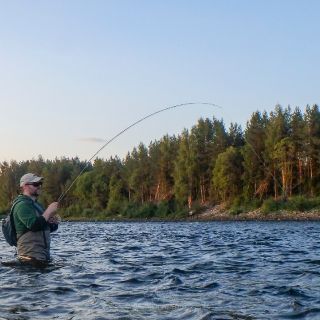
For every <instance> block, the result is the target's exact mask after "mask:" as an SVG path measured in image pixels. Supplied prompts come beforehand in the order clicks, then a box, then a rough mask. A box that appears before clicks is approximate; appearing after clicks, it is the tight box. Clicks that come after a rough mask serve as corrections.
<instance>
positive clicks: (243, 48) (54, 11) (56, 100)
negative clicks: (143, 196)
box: [0, 0, 320, 161]
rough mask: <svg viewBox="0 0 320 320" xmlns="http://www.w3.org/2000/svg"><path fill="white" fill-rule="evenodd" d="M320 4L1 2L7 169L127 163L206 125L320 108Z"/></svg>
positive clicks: (0, 103)
mask: <svg viewBox="0 0 320 320" xmlns="http://www.w3.org/2000/svg"><path fill="white" fill-rule="evenodd" d="M319 15H320V1H317V0H314V1H313V0H306V1H304V0H300V1H295V0H287V1H286V0H265V1H262V0H261V1H257V0H251V1H249V0H241V1H239V0H219V1H218V0H207V1H205V0H158V1H156V0H155V1H150V0H127V1H125V0H114V1H108V0H101V1H97V0H86V1H81V0H68V1H63V0H54V1H53V0H50V1H46V0H37V1H35V0H34V1H33V0H26V1H16V0H0V114H1V118H0V119H1V125H0V161H4V160H11V159H15V160H18V161H20V160H27V159H32V158H37V157H38V155H40V154H41V155H42V156H43V157H44V158H45V159H54V158H55V157H58V158H59V157H62V156H66V157H75V156H79V157H80V158H81V159H82V160H86V159H89V158H90V157H91V156H92V155H93V154H94V153H95V152H96V151H97V150H98V149H99V148H100V147H101V146H102V145H103V142H101V141H100V142H99V139H103V140H108V139H110V138H111V137H112V136H114V135H115V134H117V133H118V132H119V131H121V130H122V129H123V128H125V127H126V126H128V125H130V124H131V123H132V122H134V121H136V120H138V119H139V118H141V117H143V116H145V115H146V114H148V113H151V112H153V111H156V110H158V109H161V108H165V107H169V106H171V105H175V104H179V103H184V102H190V101H206V102H212V103H215V104H218V105H220V106H222V107H223V109H221V110H220V109H215V108H210V107H207V106H189V107H185V108H183V109H174V110H171V111H168V112H166V113H162V114H160V115H158V116H156V117H154V118H152V119H149V120H147V121H145V122H143V123H141V124H140V125H139V126H137V127H135V128H133V129H131V130H130V131H128V132H127V133H126V134H124V135H123V136H122V137H121V138H119V139H118V140H116V141H115V142H113V143H112V144H110V145H109V146H108V147H107V148H106V149H104V150H103V151H102V152H101V153H100V154H99V157H102V158H107V157H109V156H111V155H119V156H120V157H121V158H122V157H123V156H124V155H125V154H126V152H127V151H131V150H132V148H133V147H134V146H137V145H138V144H139V143H140V142H144V143H145V144H146V145H148V144H149V142H150V141H151V140H154V139H160V138H161V137H162V136H163V135H165V134H167V133H168V134H170V135H172V134H177V133H180V132H181V131H182V129H183V128H190V127H191V126H192V125H194V124H195V123H196V121H197V120H198V119H199V118H200V117H210V118H212V116H215V117H217V118H223V119H224V120H225V123H226V125H227V126H228V125H229V124H230V122H237V123H239V124H241V125H242V127H244V126H245V123H246V120H248V119H249V118H250V115H251V114H252V112H254V111H255V110H261V111H263V110H267V111H268V112H269V111H271V110H273V109H274V106H275V105H276V104H278V103H279V104H281V105H283V106H287V105H291V106H292V107H295V106H299V107H301V109H302V110H304V108H305V106H306V105H307V104H310V105H312V104H315V103H317V104H318V103H319V102H320V81H319V76H320V67H319V65H320V64H319V57H320V52H319V48H320V44H319V43H320V42H319V39H320V24H319Z"/></svg>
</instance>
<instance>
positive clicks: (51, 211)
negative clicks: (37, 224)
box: [42, 202, 59, 221]
mask: <svg viewBox="0 0 320 320" xmlns="http://www.w3.org/2000/svg"><path fill="white" fill-rule="evenodd" d="M58 206H59V202H52V203H51V204H49V206H48V208H47V209H46V211H45V212H44V213H43V215H42V216H43V217H44V218H45V219H46V221H48V220H49V219H50V218H51V217H53V216H54V215H55V213H56V211H57V210H58Z"/></svg>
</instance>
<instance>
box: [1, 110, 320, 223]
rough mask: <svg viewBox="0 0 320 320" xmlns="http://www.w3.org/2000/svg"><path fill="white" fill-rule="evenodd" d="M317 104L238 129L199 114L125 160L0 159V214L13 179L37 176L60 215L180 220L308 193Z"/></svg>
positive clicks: (317, 186)
mask: <svg viewBox="0 0 320 320" xmlns="http://www.w3.org/2000/svg"><path fill="white" fill-rule="evenodd" d="M319 146H320V111H319V107H318V106H317V105H313V106H306V108H305V111H304V112H302V111H301V110H300V109H299V108H298V107H296V108H295V109H294V110H292V109H291V108H290V107H286V108H283V107H281V106H280V105H277V106H275V108H274V110H273V111H271V112H270V113H269V114H268V113H267V112H266V111H264V112H259V111H256V112H254V113H253V114H252V115H251V118H250V119H249V120H248V121H247V123H246V127H245V129H244V130H242V128H241V126H239V125H238V124H237V123H231V124H230V126H229V127H228V128H226V126H225V124H224V121H223V120H222V119H221V120H219V119H216V118H214V117H213V118H212V119H208V118H206V119H199V120H198V122H197V124H195V125H194V126H193V127H192V128H191V129H190V130H188V129H185V130H183V132H182V133H181V134H179V135H177V136H175V135H174V136H169V135H165V136H163V137H162V138H161V139H160V140H156V141H152V142H151V143H150V144H149V146H146V145H144V144H142V143H140V144H139V146H137V147H135V148H134V149H133V150H132V151H131V152H128V154H127V155H126V157H125V158H124V159H120V158H118V157H111V158H109V159H106V160H104V159H96V160H95V161H94V162H93V163H90V164H87V163H86V162H85V161H81V160H80V159H78V158H71V159H69V158H61V159H55V160H44V159H43V158H42V157H41V156H39V157H38V159H33V160H28V161H22V162H17V161H14V160H12V161H11V162H10V163H8V162H2V163H0V188H1V192H0V212H3V213H4V212H7V211H8V209H9V208H10V205H11V202H12V200H13V199H14V198H15V197H16V195H17V192H18V184H19V179H20V177H21V176H22V175H23V174H24V173H26V172H34V173H36V174H38V175H41V176H43V177H44V179H45V180H44V181H45V183H44V185H43V189H44V192H43V193H42V195H41V199H40V201H42V202H43V203H44V204H48V203H50V202H52V201H55V200H57V199H58V197H59V195H60V194H61V193H62V192H63V191H64V190H65V189H66V188H67V187H68V186H69V185H70V183H71V182H72V181H73V179H74V178H75V177H76V176H77V175H78V174H79V172H80V171H81V170H82V169H83V168H85V171H84V173H83V174H82V175H81V176H80V178H79V179H78V180H77V181H76V183H75V185H74V186H73V188H72V189H71V190H70V191H69V193H68V194H67V196H66V198H65V199H64V201H63V203H62V209H61V212H62V215H63V216H64V217H65V218H68V217H77V216H78V217H86V218H101V219H104V218H151V217H159V218H162V217H163V218H165V217H183V216H184V215H185V214H186V213H187V212H189V211H191V210H197V209H199V208H201V207H203V206H205V205H209V204H210V205H213V204H219V203H222V202H223V203H227V204H228V205H229V206H230V207H232V206H234V205H236V206H239V205H242V206H243V205H244V204H246V205H247V206H249V207H250V206H260V205H261V204H262V203H263V201H264V200H266V199H269V198H273V199H276V200H277V199H290V198H292V197H294V196H301V197H305V198H313V197H316V196H317V195H318V194H319V191H320V149H319Z"/></svg>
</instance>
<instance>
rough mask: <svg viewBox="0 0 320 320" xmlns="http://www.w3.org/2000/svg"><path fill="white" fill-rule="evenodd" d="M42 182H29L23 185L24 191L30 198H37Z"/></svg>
mask: <svg viewBox="0 0 320 320" xmlns="http://www.w3.org/2000/svg"><path fill="white" fill-rule="evenodd" d="M41 186H42V182H41V181H39V182H30V183H27V184H25V185H24V190H25V191H26V192H27V193H28V194H29V195H30V196H32V197H38V196H39V195H40V193H41Z"/></svg>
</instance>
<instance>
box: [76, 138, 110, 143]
mask: <svg viewBox="0 0 320 320" xmlns="http://www.w3.org/2000/svg"><path fill="white" fill-rule="evenodd" d="M78 140H79V141H82V142H94V143H101V142H106V140H105V139H101V138H96V137H86V138H80V139H78Z"/></svg>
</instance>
